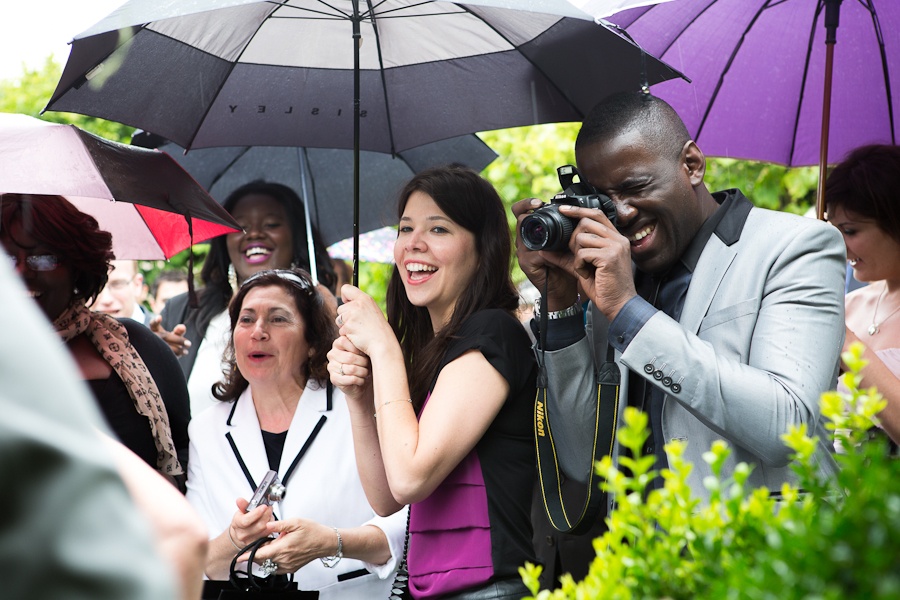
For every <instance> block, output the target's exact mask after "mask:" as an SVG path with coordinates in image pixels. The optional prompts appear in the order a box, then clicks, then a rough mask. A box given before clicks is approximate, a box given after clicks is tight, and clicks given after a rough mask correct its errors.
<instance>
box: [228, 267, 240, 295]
mask: <svg viewBox="0 0 900 600" xmlns="http://www.w3.org/2000/svg"><path fill="white" fill-rule="evenodd" d="M228 285H230V286H231V291H232V293H237V289H238V284H237V272H236V271H235V270H234V265H233V264H232V265H228Z"/></svg>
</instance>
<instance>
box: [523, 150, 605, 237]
mask: <svg viewBox="0 0 900 600" xmlns="http://www.w3.org/2000/svg"><path fill="white" fill-rule="evenodd" d="M556 173H557V175H558V176H559V185H560V186H561V187H562V188H563V191H562V192H561V193H559V194H556V195H555V196H553V198H552V199H551V200H550V204H547V205H544V206H542V207H540V208H539V209H537V210H536V211H534V212H533V213H531V214H530V215H528V216H527V217H525V218H524V219H523V220H522V229H521V234H522V241H523V242H524V243H525V247H526V248H528V249H529V250H552V251H565V250H567V249H568V247H569V239H570V238H571V237H572V231H573V230H574V229H575V226H576V225H577V224H578V219H572V218H569V217H567V216H565V215H563V214H562V213H560V212H559V207H560V206H561V205H563V204H567V205H569V206H580V207H582V208H599V209H600V210H602V211H603V213H604V214H605V215H606V218H607V219H609V220H610V221H612V224H613V227H615V226H616V205H615V204H613V201H612V200H610V198H609V196H604V195H603V194H601V193H600V192H598V191H597V189H596V188H595V187H594V186H593V185H591V184H590V183H589V182H588V181H587V180H585V179H584V178H583V177H582V176H581V173H579V172H578V169H576V168H575V167H574V166H572V165H566V166H564V167H559V168H558V169H556ZM576 175H577V176H578V181H577V182H575V181H574V179H575V176H576Z"/></svg>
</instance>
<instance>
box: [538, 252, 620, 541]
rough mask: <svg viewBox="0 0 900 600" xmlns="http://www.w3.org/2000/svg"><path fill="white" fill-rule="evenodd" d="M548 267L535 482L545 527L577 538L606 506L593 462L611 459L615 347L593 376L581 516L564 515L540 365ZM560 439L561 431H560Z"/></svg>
mask: <svg viewBox="0 0 900 600" xmlns="http://www.w3.org/2000/svg"><path fill="white" fill-rule="evenodd" d="M548 271H549V268H547V269H546V270H545V279H544V289H543V292H542V294H541V295H542V298H541V308H542V310H541V323H540V336H541V343H540V346H541V347H540V350H539V351H538V352H536V355H537V363H538V377H537V382H538V389H537V394H536V396H535V400H534V440H535V451H536V453H537V464H538V482H539V483H540V486H541V497H542V498H543V501H544V510H545V512H546V513H547V517H548V519H549V520H550V524H551V525H552V526H553V528H554V529H556V530H557V531H561V532H563V533H570V534H573V535H578V534H581V533H585V532H587V531H588V530H589V529H590V528H591V527H592V526H593V524H594V522H595V521H596V520H597V517H598V515H599V514H600V512H601V510H602V509H603V507H604V505H605V504H606V496H607V494H606V493H605V492H603V491H601V490H600V488H599V485H598V476H597V474H596V473H595V471H594V467H593V463H596V462H597V461H599V460H600V459H602V458H603V457H604V456H612V453H613V447H614V443H615V432H616V426H617V421H618V412H619V387H620V383H621V373H620V371H619V367H618V365H617V364H616V362H615V349H614V348H613V347H612V346H611V345H609V346H608V349H607V353H606V362H604V363H603V364H602V365H601V366H600V368H599V370H598V371H597V373H596V383H597V400H596V411H595V414H596V417H595V421H594V424H593V425H594V436H593V448H592V452H591V456H592V461H593V462H592V463H591V469H590V473H589V475H588V482H587V491H586V492H585V498H584V502H583V504H582V507H581V511H580V513H579V514H578V515H577V517H576V516H575V515H569V513H568V511H567V510H566V506H565V502H564V500H563V493H562V481H561V477H560V476H561V472H560V468H559V460H558V459H557V456H556V445H555V443H554V441H553V430H552V427H551V424H550V413H549V410H548V406H549V403H552V402H554V401H555V399H553V398H551V396H550V391H549V379H548V374H547V368H546V364H545V361H544V352H545V348H546V347H547V308H546V307H547V279H549V272H548ZM559 434H560V435H565V432H564V431H563V432H559Z"/></svg>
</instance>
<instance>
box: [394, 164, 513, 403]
mask: <svg viewBox="0 0 900 600" xmlns="http://www.w3.org/2000/svg"><path fill="white" fill-rule="evenodd" d="M413 192H422V193H424V194H428V196H430V197H431V198H433V199H434V202H435V203H436V204H437V205H438V207H440V209H441V210H442V211H443V212H444V214H446V215H447V216H448V217H450V219H451V220H452V221H453V222H455V223H456V224H458V225H460V226H461V227H463V228H464V229H466V230H467V231H470V232H472V234H473V235H474V237H475V249H476V251H477V252H478V266H477V267H476V270H475V273H474V275H473V276H472V280H471V281H470V282H469V283H468V285H467V286H466V287H465V289H464V291H463V292H462V294H461V295H460V297H459V299H458V300H457V301H456V304H455V306H454V309H453V314H452V315H451V317H450V321H449V322H448V323H447V324H446V325H445V326H444V327H443V328H442V329H441V330H440V331H438V332H437V333H435V331H434V327H433V325H432V322H431V316H430V315H429V312H428V309H427V308H425V307H424V306H413V304H412V303H411V302H410V301H409V298H407V296H406V289H405V288H404V287H403V281H402V278H401V277H400V273H399V270H398V268H397V266H396V265H395V266H394V271H393V274H392V276H391V281H390V284H388V291H387V313H388V322H389V323H390V325H391V327H392V328H393V330H394V334H395V335H396V336H397V339H398V340H400V347H401V349H402V350H403V358H404V359H405V361H406V365H407V367H406V372H407V379H408V381H409V388H410V389H409V391H410V395H411V397H412V400H413V404H414V406H415V407H416V410H419V409H420V408H421V407H422V405H423V404H424V402H425V397H426V395H427V394H428V389H429V388H430V387H431V383H432V381H433V380H434V378H435V376H436V375H437V369H438V366H439V365H440V362H441V359H442V358H443V356H444V352H445V351H446V350H447V345H448V344H449V343H450V340H451V338H452V337H453V336H454V335H456V332H457V331H458V330H459V328H460V326H461V325H462V324H463V322H464V321H465V320H466V319H467V318H468V317H469V316H470V315H472V314H473V313H475V312H477V311H479V310H484V309H488V308H497V309H501V310H505V311H507V312H509V313H510V314H512V313H513V311H515V310H516V308H517V307H518V305H519V299H518V298H519V297H518V294H517V293H516V288H515V286H514V285H513V283H512V279H511V278H510V274H509V268H510V260H511V258H512V244H511V241H510V233H509V225H508V224H507V221H506V209H505V208H504V207H503V202H502V200H500V196H499V195H498V194H497V191H496V190H495V189H494V186H492V185H491V184H490V182H488V181H487V180H486V179H484V178H483V177H481V176H480V175H478V173H476V172H475V171H473V170H471V169H467V168H464V167H456V166H451V167H438V168H433V169H428V170H427V171H423V172H421V173H419V174H418V175H416V176H415V177H413V179H412V180H411V181H410V182H409V183H408V184H407V185H406V187H405V188H403V191H402V192H401V194H400V200H399V203H398V207H397V214H398V218H399V217H402V216H403V211H404V209H405V208H406V204H407V202H408V201H409V197H410V196H411V195H412V194H413Z"/></svg>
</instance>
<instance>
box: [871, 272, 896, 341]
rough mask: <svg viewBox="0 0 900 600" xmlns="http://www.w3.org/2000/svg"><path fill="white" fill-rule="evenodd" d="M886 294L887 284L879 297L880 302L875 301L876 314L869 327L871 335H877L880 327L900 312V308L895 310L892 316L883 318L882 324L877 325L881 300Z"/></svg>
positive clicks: (873, 314)
mask: <svg viewBox="0 0 900 600" xmlns="http://www.w3.org/2000/svg"><path fill="white" fill-rule="evenodd" d="M885 292H887V282H885V284H884V289H883V290H881V294H880V295H879V296H878V300H876V301H875V312H874V313H872V324H871V325H869V329H868V333H869V335H875V334H876V333H878V326H879V325H883V324H884V322H885V321H887V320H888V319H890V318H891V317H892V316H893V315H894V313H895V312H897V311H898V310H900V306H898V307H897V308H895V309H894V310H892V311H891V314H889V315H888V316H886V317H885V318H883V319H882V320H881V323H875V317H876V316H878V305H879V304H881V298H882V297H883V296H884V294H885Z"/></svg>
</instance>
